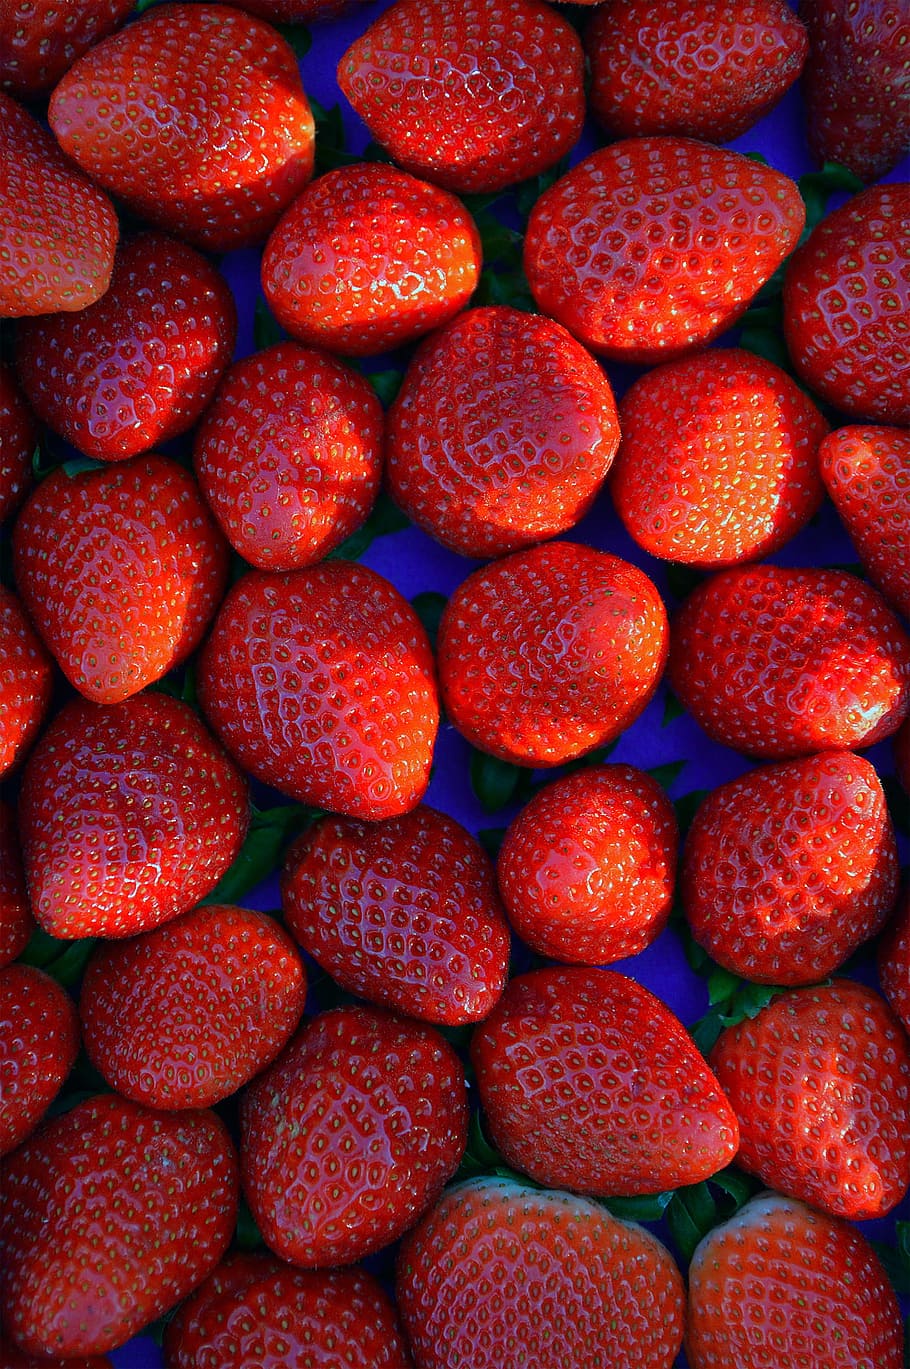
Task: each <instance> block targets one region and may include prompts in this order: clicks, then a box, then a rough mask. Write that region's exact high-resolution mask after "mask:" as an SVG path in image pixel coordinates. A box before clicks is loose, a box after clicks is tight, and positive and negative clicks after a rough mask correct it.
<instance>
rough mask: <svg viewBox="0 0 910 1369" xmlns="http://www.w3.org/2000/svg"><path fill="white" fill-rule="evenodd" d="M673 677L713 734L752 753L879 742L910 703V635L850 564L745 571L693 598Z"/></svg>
mask: <svg viewBox="0 0 910 1369" xmlns="http://www.w3.org/2000/svg"><path fill="white" fill-rule="evenodd" d="M669 678H670V683H671V685H672V687H673V690H674V691H675V693H676V694H677V695H678V697H679V699H680V700H681V702H682V703H683V704H684V705H685V706H686V708H688V709H689V710H690V711H691V712H692V713H693V714H694V715H695V718H696V720H697V721H698V722H699V723H700V724H701V726H702V727H703V728H704V729H705V731H706V732H707V733H708V734H709V736H711V737H713V738H714V739H715V741H719V742H723V743H724V744H725V745H726V746H732V747H733V748H734V749H735V750H737V751H744V752H746V753H747V754H748V755H752V756H762V757H765V758H767V759H768V760H778V759H780V760H783V759H787V758H789V757H791V756H801V755H808V754H809V753H811V752H813V751H827V750H830V749H833V748H839V747H864V746H871V745H872V743H873V742H876V741H879V740H880V739H881V738H882V737H887V736H890V734H891V733H892V732H895V731H896V730H897V728H898V727H899V726H900V724H901V723H902V721H903V720H904V718H905V717H906V716H907V714H908V710H910V637H908V635H907V633H906V632H905V630H904V629H903V627H902V626H901V624H900V622H899V621H898V619H897V617H896V615H895V614H894V613H893V612H892V610H891V609H890V608H889V607H888V605H887V604H886V603H885V601H884V599H883V598H882V597H881V595H880V594H879V593H878V591H877V590H875V589H873V588H872V586H871V585H867V584H865V583H864V582H863V581H862V580H857V579H856V577H855V576H853V575H848V574H847V573H846V572H845V571H840V570H819V569H817V568H814V567H807V568H805V569H786V568H784V567H781V566H744V567H736V568H734V569H732V570H724V571H721V572H720V573H719V574H718V575H715V576H713V577H712V578H711V579H710V580H708V581H706V582H705V584H703V585H700V586H699V587H698V589H696V590H695V591H694V593H692V594H691V595H690V596H689V598H688V599H687V600H686V602H685V603H684V604H683V606H682V608H681V609H680V611H679V613H678V615H677V617H676V619H675V621H674V624H673V631H672V635H671V646H670V664H669Z"/></svg>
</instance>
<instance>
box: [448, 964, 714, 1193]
mask: <svg viewBox="0 0 910 1369" xmlns="http://www.w3.org/2000/svg"><path fill="white" fill-rule="evenodd" d="M471 1062H472V1064H473V1066H474V1069H475V1071H476V1074H477V1087H478V1089H479V1091H480V1099H481V1103H482V1104H483V1108H484V1113H485V1116H486V1121H487V1127H488V1132H489V1135H490V1137H491V1139H492V1141H493V1143H494V1145H495V1146H496V1147H497V1148H498V1149H499V1150H500V1151H501V1152H502V1154H503V1155H504V1156H505V1158H506V1162H507V1163H508V1164H510V1165H512V1166H514V1167H515V1168H516V1169H520V1170H521V1171H522V1172H523V1173H525V1174H528V1175H530V1177H531V1178H532V1179H534V1180H535V1181H536V1182H537V1183H540V1184H543V1185H545V1186H546V1187H549V1188H567V1189H571V1190H572V1191H574V1192H577V1193H587V1194H590V1195H592V1196H609V1195H613V1196H615V1195H620V1194H626V1195H628V1194H641V1193H658V1192H660V1191H661V1190H663V1189H668V1188H676V1187H678V1186H679V1185H680V1184H696V1183H700V1182H701V1181H702V1180H703V1179H706V1178H709V1177H710V1176H711V1175H712V1174H715V1173H717V1171H718V1170H720V1169H723V1167H724V1166H725V1165H727V1164H729V1162H730V1161H731V1160H732V1159H733V1156H734V1155H735V1153H736V1146H737V1139H738V1132H737V1126H736V1118H735V1117H734V1115H733V1112H732V1111H731V1109H730V1106H729V1104H728V1103H727V1100H726V1099H725V1098H724V1095H723V1093H722V1092H721V1090H720V1087H719V1086H718V1083H717V1080H716V1079H715V1078H714V1075H713V1074H712V1073H711V1071H710V1070H709V1069H708V1067H707V1066H706V1065H705V1063H704V1061H703V1060H702V1057H701V1055H700V1054H699V1052H698V1050H697V1048H696V1046H695V1043H694V1042H693V1041H692V1038H691V1037H690V1036H689V1034H688V1033H687V1032H686V1030H685V1028H684V1027H683V1025H682V1023H681V1022H679V1021H678V1019H677V1018H675V1017H674V1015H673V1013H671V1012H670V1010H669V1008H667V1007H665V1005H664V1004H663V1003H661V1002H660V1000H659V999H657V998H655V997H654V995H653V994H652V993H649V992H648V990H647V989H645V988H643V987H642V985H640V984H637V983H636V982H635V980H633V979H627V978H626V977H625V976H624V975H621V974H617V973H615V972H614V971H613V970H598V969H587V968H582V967H580V966H573V967H570V968H565V967H562V966H550V967H548V968H546V969H543V970H535V971H532V972H531V973H530V974H525V975H519V976H518V977H517V978H515V979H512V980H510V982H509V984H508V985H507V986H506V991H505V993H504V994H503V996H502V998H501V999H500V1000H499V1002H498V1004H497V1005H496V1007H495V1008H494V1009H493V1011H492V1013H491V1014H490V1016H489V1017H488V1018H487V1020H486V1021H485V1022H482V1023H481V1024H480V1025H479V1026H478V1027H476V1028H475V1030H474V1035H473V1038H472V1041H471ZM633 1100H634V1103H633ZM671 1113H672V1114H673V1115H674V1120H673V1121H672V1122H671V1120H670V1114H671Z"/></svg>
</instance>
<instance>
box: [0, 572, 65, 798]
mask: <svg viewBox="0 0 910 1369" xmlns="http://www.w3.org/2000/svg"><path fill="white" fill-rule="evenodd" d="M53 680H54V673H53V666H52V664H51V658H50V656H48V654H47V652H46V651H45V649H44V647H43V646H42V645H41V641H40V639H39V638H38V636H37V635H36V633H35V630H34V628H33V627H32V625H31V623H30V621H29V619H28V618H27V617H26V615H25V613H24V611H23V608H22V605H21V604H20V603H19V600H18V599H17V598H16V596H15V594H13V593H11V591H10V590H8V589H5V588H4V586H3V585H0V714H2V718H3V727H2V729H0V775H4V774H6V772H7V771H8V770H11V769H12V768H13V766H15V765H18V764H19V763H20V761H22V760H23V758H24V757H25V756H26V754H27V753H28V751H29V749H30V747H31V746H32V743H33V742H34V740H35V737H36V736H37V734H38V731H39V729H40V727H41V724H42V723H43V722H44V719H45V717H46V715H47V710H48V708H49V707H50V702H51V689H52V687H53Z"/></svg>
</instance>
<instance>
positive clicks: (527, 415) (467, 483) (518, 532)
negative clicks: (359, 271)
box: [386, 307, 619, 558]
mask: <svg viewBox="0 0 910 1369" xmlns="http://www.w3.org/2000/svg"><path fill="white" fill-rule="evenodd" d="M618 445H619V424H618V421H617V417H616V405H615V403H614V400H613V391H612V390H611V388H610V382H609V380H608V379H607V377H606V376H605V375H604V373H603V371H602V370H601V368H600V367H599V366H598V365H597V363H596V362H595V361H594V359H593V357H591V356H590V355H589V354H588V353H587V352H586V351H585V349H584V348H583V347H582V346H580V344H579V343H577V342H576V341H575V339H574V338H573V337H572V336H571V335H570V334H569V333H567V332H566V330H565V329H564V328H562V327H560V325H559V324H558V323H554V322H553V321H552V320H551V319H546V318H541V317H540V316H538V315H533V314H526V313H521V312H519V310H517V309H508V308H497V307H490V308H484V309H471V310H469V311H468V312H467V313H465V314H462V315H460V317H458V318H456V319H455V320H454V321H453V322H452V323H450V324H449V325H448V327H447V328H444V329H442V330H441V331H440V332H438V333H435V334H434V335H433V337H432V338H430V339H428V340H427V342H425V343H424V345H423V346H422V348H421V349H420V351H419V352H418V353H417V356H416V357H415V359H414V360H413V362H412V363H411V365H410V366H409V367H408V370H407V372H406V374H405V378H404V384H403V385H402V388H401V390H400V391H399V394H398V397H397V398H396V400H395V402H394V404H393V405H392V407H391V410H390V411H389V441H388V454H387V464H386V476H387V481H388V486H389V490H390V492H391V494H392V498H393V499H394V500H395V501H396V503H397V504H399V505H400V507H401V508H402V509H403V510H404V512H405V513H406V514H407V516H408V517H409V518H410V519H411V520H412V521H413V522H415V523H417V524H418V526H419V527H422V528H423V529H424V530H425V531H426V532H428V533H429V534H430V535H431V537H435V538H436V539H437V541H439V542H442V544H443V545H444V546H446V547H451V549H452V550H453V551H457V552H460V553H461V554H462V555H463V556H473V557H477V558H487V557H490V556H501V555H502V554H503V553H504V552H509V551H517V550H518V549H519V548H520V547H527V546H530V545H531V544H532V543H534V542H541V541H543V540H544V539H545V538H548V537H555V536H556V535H557V534H558V533H560V532H566V531H567V530H568V529H569V528H571V527H573V526H574V525H575V524H576V523H577V522H578V521H579V519H580V518H582V517H583V516H584V514H586V513H587V512H588V510H589V509H590V507H591V505H592V504H593V502H594V499H595V497H596V495H597V492H598V490H599V489H600V487H601V485H602V484H603V481H604V477H605V476H606V474H607V471H608V470H609V469H610V463H611V462H612V460H613V457H614V456H615V454H616V448H617V446H618Z"/></svg>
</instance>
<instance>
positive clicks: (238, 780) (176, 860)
mask: <svg viewBox="0 0 910 1369" xmlns="http://www.w3.org/2000/svg"><path fill="white" fill-rule="evenodd" d="M248 821H249V800H248V797H247V787H246V784H245V782H244V780H243V778H242V776H241V775H240V774H239V773H238V772H237V771H236V770H235V768H234V766H233V765H232V764H231V762H230V761H229V760H228V758H227V756H226V755H225V754H224V752H223V751H222V750H221V748H220V747H219V746H218V745H217V743H216V742H215V740H214V738H213V737H212V736H211V735H210V734H209V733H208V732H207V731H206V729H205V728H204V727H203V725H202V723H201V722H200V721H199V718H198V717H197V715H196V714H195V713H194V712H193V710H192V709H191V708H188V707H187V705H186V704H183V703H180V702H179V701H178V700H177V699H171V698H169V697H168V696H167V695H166V694H158V693H153V692H150V693H146V694H140V695H137V696H136V697H135V698H133V699H127V700H126V701H125V702H124V703H121V704H111V705H109V706H107V707H101V706H99V705H98V704H91V703H86V702H84V701H82V700H79V701H78V702H74V703H70V704H67V705H66V707H65V708H64V709H63V710H62V711H61V712H60V713H59V714H58V715H57V717H56V718H55V719H54V721H53V723H52V724H51V726H50V727H49V728H48V729H47V731H46V732H45V734H44V736H43V737H42V738H41V741H40V743H39V744H38V746H37V747H36V748H35V750H34V751H33V753H32V755H31V756H30V758H29V761H28V764H27V766H26V768H25V772H24V776H23V784H22V797H21V802H20V807H19V822H20V829H21V833H22V851H23V856H24V858H25V869H26V874H27V876H28V886H29V893H30V895H31V901H32V910H33V912H34V914H35V917H36V918H37V919H38V921H39V922H40V923H41V925H42V926H43V927H44V929H45V931H47V932H50V934H51V935H52V936H58V937H73V938H75V937H84V936H105V937H123V936H136V935H137V934H138V933H139V932H144V931H148V930H149V929H150V928H152V927H156V926H158V925H159V923H162V922H167V921H168V920H169V919H170V918H172V917H176V916H177V915H178V914H179V913H184V912H186V911H188V909H190V908H192V907H193V906H194V905H195V904H196V903H198V902H199V900H200V899H201V898H204V897H205V895H206V894H208V893H210V892H211V890H212V889H213V888H214V887H215V885H216V884H217V883H218V880H219V879H220V878H221V876H222V875H223V874H224V873H225V871H226V870H227V869H228V867H229V866H230V865H231V864H232V862H233V860H234V858H235V856H236V855H237V853H238V851H239V850H240V846H241V844H242V842H243V838H244V836H245V835H246V829H247V824H248Z"/></svg>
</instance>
